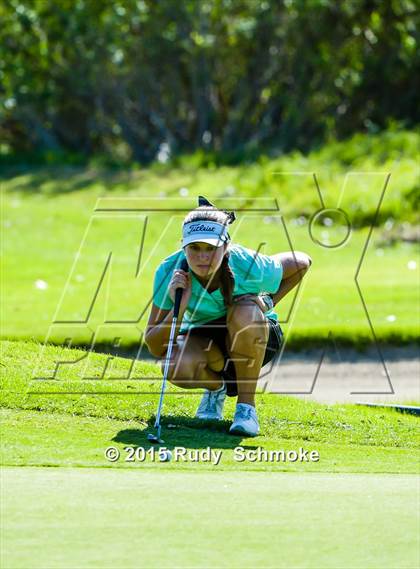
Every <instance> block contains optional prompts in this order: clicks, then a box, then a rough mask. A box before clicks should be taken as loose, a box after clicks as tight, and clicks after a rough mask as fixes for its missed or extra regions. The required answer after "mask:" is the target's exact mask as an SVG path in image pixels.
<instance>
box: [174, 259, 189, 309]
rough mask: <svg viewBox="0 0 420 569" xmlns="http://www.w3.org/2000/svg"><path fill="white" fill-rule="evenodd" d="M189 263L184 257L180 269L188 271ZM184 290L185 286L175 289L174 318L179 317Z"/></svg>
mask: <svg viewBox="0 0 420 569" xmlns="http://www.w3.org/2000/svg"><path fill="white" fill-rule="evenodd" d="M188 268H189V267H188V263H187V259H184V260H183V261H182V263H181V266H180V269H181V271H188ZM183 292H184V289H183V288H177V289H176V291H175V304H174V318H178V314H179V307H180V304H181V298H182V293H183Z"/></svg>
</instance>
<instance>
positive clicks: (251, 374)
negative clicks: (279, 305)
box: [227, 299, 269, 407]
mask: <svg viewBox="0 0 420 569" xmlns="http://www.w3.org/2000/svg"><path fill="white" fill-rule="evenodd" d="M227 328H228V336H229V338H228V340H229V342H228V343H229V345H228V346H227V347H228V351H229V354H230V357H231V359H232V360H233V361H234V364H235V371H236V378H237V384H238V403H248V404H249V405H253V406H254V407H255V391H256V388H257V381H258V377H259V375H260V371H261V366H262V363H263V360H264V354H265V349H266V346H267V341H268V335H269V328H268V322H267V319H266V318H265V316H264V314H263V312H262V310H261V309H260V308H259V307H258V306H257V304H256V303H255V302H253V301H252V300H249V299H248V300H246V299H244V300H240V301H238V302H236V303H235V304H234V305H233V306H231V307H230V308H229V310H228V315H227Z"/></svg>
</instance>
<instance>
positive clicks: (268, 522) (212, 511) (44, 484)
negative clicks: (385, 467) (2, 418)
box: [1, 467, 420, 569]
mask: <svg viewBox="0 0 420 569" xmlns="http://www.w3.org/2000/svg"><path fill="white" fill-rule="evenodd" d="M418 493H419V487H418V479H417V477H416V476H415V475H400V474H399V475H388V474H379V475H378V474H375V475H372V474H325V473H303V474H298V473H282V472H243V471H237V472H232V471H230V472H226V471H222V472H217V471H216V472H213V473H212V472H202V473H200V474H198V473H197V472H185V471H179V472H177V471H174V470H165V471H160V472H159V471H156V470H154V471H152V470H144V471H140V470H138V469H135V470H128V469H124V470H123V469H110V468H39V467H4V468H3V469H2V494H3V496H2V512H1V514H2V515H1V523H2V528H1V529H2V535H3V540H2V541H3V543H2V560H1V565H2V566H3V567H7V568H8V569H12V568H25V569H29V568H31V569H35V568H38V567H39V568H45V567H48V568H69V569H70V568H72V569H73V568H83V569H86V568H90V567H121V568H123V567H124V568H128V567H136V568H138V567H147V568H149V567H181V566H182V567H191V568H192V567H194V568H195V567H235V568H236V567H241V568H245V567H257V566H259V567H269V568H282V567H288V568H320V567H323V568H330V567H331V568H337V567H340V568H341V569H344V568H352V569H356V568H363V569H366V568H378V567H381V569H384V568H386V567H389V568H391V567H392V568H395V567H401V568H402V567H404V568H411V567H413V568H414V567H416V568H417V567H418V566H419V562H420V559H419V554H418V552H419V545H420V543H419V538H418V535H419V534H418V527H419V525H418V524H419V520H418V508H417V504H418V497H419V496H418Z"/></svg>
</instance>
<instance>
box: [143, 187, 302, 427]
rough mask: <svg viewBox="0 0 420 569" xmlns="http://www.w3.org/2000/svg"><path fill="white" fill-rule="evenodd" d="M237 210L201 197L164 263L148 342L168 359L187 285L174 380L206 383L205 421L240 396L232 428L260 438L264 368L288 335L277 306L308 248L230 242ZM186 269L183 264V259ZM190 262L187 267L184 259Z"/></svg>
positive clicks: (297, 276) (187, 385)
mask: <svg viewBox="0 0 420 569" xmlns="http://www.w3.org/2000/svg"><path fill="white" fill-rule="evenodd" d="M234 220H235V214H234V213H233V212H226V211H222V210H219V209H217V208H216V207H214V206H213V205H212V204H211V203H210V202H209V201H208V200H206V198H204V197H202V196H200V197H199V207H197V208H196V209H194V210H193V211H191V212H190V213H188V215H187V216H186V218H185V219H184V222H183V227H182V248H181V249H180V250H178V251H176V252H175V253H173V254H172V255H170V256H169V257H167V258H166V259H164V261H163V262H162V263H161V264H160V265H159V267H158V269H157V271H156V274H155V279H154V289H153V304H152V309H151V312H150V317H149V321H148V325H147V329H146V337H145V341H146V344H147V346H148V348H149V350H150V352H151V353H152V354H153V355H154V356H155V357H158V358H164V357H165V354H166V350H167V347H168V340H169V333H170V325H171V321H172V318H173V306H174V298H175V291H176V289H177V288H182V289H183V295H182V300H181V305H180V311H179V318H178V322H177V329H176V333H175V338H176V344H174V346H173V351H172V357H171V362H170V365H169V375H168V380H169V381H170V382H171V383H173V384H174V385H176V386H179V387H182V388H184V389H193V388H204V389H205V391H204V395H203V398H202V400H201V402H200V405H199V407H198V409H197V412H196V417H197V418H199V419H218V420H221V419H222V418H223V404H224V401H225V398H226V395H228V396H232V397H234V396H237V404H236V410H235V416H234V419H233V423H232V425H231V427H230V430H229V432H230V433H232V434H237V435H246V436H256V435H257V434H258V433H259V424H258V418H257V413H256V410H255V391H256V387H257V381H258V377H259V375H260V371H261V368H262V367H263V366H265V365H266V364H267V363H268V362H270V361H271V360H272V359H273V358H274V356H275V355H276V354H277V353H278V352H279V350H280V347H281V343H282V332H281V329H280V326H279V324H278V321H277V315H276V313H275V312H274V310H273V308H274V306H275V305H276V304H277V303H278V302H279V301H280V300H281V299H282V298H283V297H284V296H285V294H287V293H288V292H289V291H290V290H291V289H292V288H293V287H295V286H296V285H297V284H298V283H299V281H300V280H301V279H302V277H303V275H304V274H305V272H306V271H307V270H308V268H309V266H310V265H311V259H310V257H309V256H308V255H306V254H305V253H300V252H294V253H292V252H289V253H278V254H276V255H272V256H268V255H263V254H261V253H257V252H256V251H253V250H251V249H248V248H246V247H243V246H241V245H239V244H237V243H232V242H231V239H230V236H229V233H228V230H227V227H228V225H229V224H231V223H232V222H233V221H234ZM185 259H186V261H187V262H188V266H187V265H185V261H184V260H185ZM183 261H184V268H188V269H189V270H182V269H181V268H180V267H181V263H182V262H183Z"/></svg>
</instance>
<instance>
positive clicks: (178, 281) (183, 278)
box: [169, 269, 192, 314]
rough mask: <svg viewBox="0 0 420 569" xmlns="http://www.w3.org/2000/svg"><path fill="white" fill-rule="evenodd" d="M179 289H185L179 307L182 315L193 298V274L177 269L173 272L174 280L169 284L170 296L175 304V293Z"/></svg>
mask: <svg viewBox="0 0 420 569" xmlns="http://www.w3.org/2000/svg"><path fill="white" fill-rule="evenodd" d="M177 288H182V289H184V292H183V293H182V298H181V304H180V307H179V311H180V312H181V314H182V313H184V312H185V309H186V308H187V306H188V302H189V300H190V298H191V290H192V287H191V273H190V272H187V271H183V270H181V269H176V270H175V271H174V272H173V275H172V279H171V281H170V283H169V296H170V297H171V299H172V302H175V291H176V289H177Z"/></svg>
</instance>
